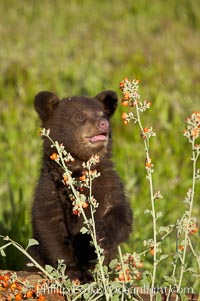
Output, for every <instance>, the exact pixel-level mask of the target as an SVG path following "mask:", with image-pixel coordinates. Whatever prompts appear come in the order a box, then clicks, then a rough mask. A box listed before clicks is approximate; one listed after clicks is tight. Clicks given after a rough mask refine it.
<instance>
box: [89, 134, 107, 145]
mask: <svg viewBox="0 0 200 301" xmlns="http://www.w3.org/2000/svg"><path fill="white" fill-rule="evenodd" d="M107 136H108V135H107V133H100V134H99V135H95V136H91V137H87V140H88V141H89V142H91V143H95V142H100V141H107Z"/></svg>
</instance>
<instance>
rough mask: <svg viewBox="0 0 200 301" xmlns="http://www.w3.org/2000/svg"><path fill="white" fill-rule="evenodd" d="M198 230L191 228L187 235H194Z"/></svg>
mask: <svg viewBox="0 0 200 301" xmlns="http://www.w3.org/2000/svg"><path fill="white" fill-rule="evenodd" d="M198 230H199V228H198V227H195V228H193V229H192V230H190V231H189V233H190V234H195V233H197V232H198Z"/></svg>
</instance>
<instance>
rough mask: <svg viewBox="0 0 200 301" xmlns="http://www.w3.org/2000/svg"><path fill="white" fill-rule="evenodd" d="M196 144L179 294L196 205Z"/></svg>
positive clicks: (193, 149) (193, 153)
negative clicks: (190, 226) (193, 211)
mask: <svg viewBox="0 0 200 301" xmlns="http://www.w3.org/2000/svg"><path fill="white" fill-rule="evenodd" d="M194 142H195V140H194V139H193V140H192V161H193V167H192V192H191V199H190V203H189V204H190V206H189V211H188V216H187V218H188V224H187V228H186V229H185V235H184V250H183V256H182V260H181V271H180V277H179V283H178V286H177V291H178V292H179V291H180V289H181V284H182V280H183V274H184V269H185V260H186V252H187V245H188V241H189V240H188V239H189V236H188V234H189V225H190V220H191V217H192V209H193V203H194V193H195V185H196V162H197V159H198V155H197V156H195V147H194ZM177 300H178V295H177V296H176V301H177Z"/></svg>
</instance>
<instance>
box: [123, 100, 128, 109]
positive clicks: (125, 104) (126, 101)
mask: <svg viewBox="0 0 200 301" xmlns="http://www.w3.org/2000/svg"><path fill="white" fill-rule="evenodd" d="M122 105H123V106H124V107H128V106H129V101H128V100H123V99H122Z"/></svg>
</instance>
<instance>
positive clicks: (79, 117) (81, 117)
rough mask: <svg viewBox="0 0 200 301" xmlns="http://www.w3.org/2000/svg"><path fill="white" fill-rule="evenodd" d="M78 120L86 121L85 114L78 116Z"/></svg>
mask: <svg viewBox="0 0 200 301" xmlns="http://www.w3.org/2000/svg"><path fill="white" fill-rule="evenodd" d="M76 118H77V120H78V121H84V120H85V116H84V115H83V114H78V115H77V116H76Z"/></svg>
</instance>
